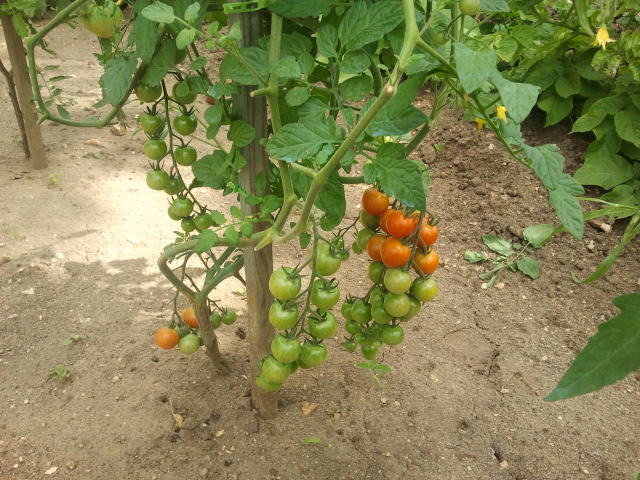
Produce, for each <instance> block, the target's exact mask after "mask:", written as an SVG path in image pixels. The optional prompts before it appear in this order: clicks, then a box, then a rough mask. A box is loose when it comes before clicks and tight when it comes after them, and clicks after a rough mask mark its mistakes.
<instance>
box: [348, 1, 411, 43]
mask: <svg viewBox="0 0 640 480" xmlns="http://www.w3.org/2000/svg"><path fill="white" fill-rule="evenodd" d="M402 19H403V15H402V5H401V3H400V2H391V1H385V0H383V1H380V2H376V3H373V4H370V5H367V3H366V2H364V1H363V0H357V1H356V3H355V4H354V5H353V6H352V7H351V8H349V10H347V13H346V14H345V15H344V16H343V17H342V21H341V22H340V26H339V27H338V38H339V39H340V41H341V42H342V45H344V46H345V47H346V49H347V51H349V50H357V49H359V48H362V47H364V46H365V45H367V44H368V43H372V42H375V41H377V40H380V39H381V38H383V37H384V36H385V35H386V34H387V33H389V32H391V31H392V30H393V29H394V28H396V27H397V26H398V25H399V24H400V22H401V21H402Z"/></svg>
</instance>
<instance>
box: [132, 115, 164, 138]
mask: <svg viewBox="0 0 640 480" xmlns="http://www.w3.org/2000/svg"><path fill="white" fill-rule="evenodd" d="M138 122H139V123H140V128H142V131H143V132H144V133H146V134H147V135H157V134H159V133H160V132H161V131H162V129H163V128H164V118H162V117H161V116H160V115H151V114H150V113H143V114H142V115H140V117H138Z"/></svg>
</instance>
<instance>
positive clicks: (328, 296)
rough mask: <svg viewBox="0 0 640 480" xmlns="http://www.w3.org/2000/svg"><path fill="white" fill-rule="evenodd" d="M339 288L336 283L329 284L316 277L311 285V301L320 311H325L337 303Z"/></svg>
mask: <svg viewBox="0 0 640 480" xmlns="http://www.w3.org/2000/svg"><path fill="white" fill-rule="evenodd" d="M339 299H340V290H339V289H338V286H337V285H331V284H327V283H325V282H323V281H322V280H320V279H318V280H316V281H315V282H313V287H311V303H312V304H314V305H315V306H316V307H318V309H319V310H321V311H327V310H329V309H331V308H333V306H334V305H335V304H336V303H338V300H339Z"/></svg>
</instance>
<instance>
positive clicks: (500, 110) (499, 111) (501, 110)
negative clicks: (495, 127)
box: [496, 105, 507, 122]
mask: <svg viewBox="0 0 640 480" xmlns="http://www.w3.org/2000/svg"><path fill="white" fill-rule="evenodd" d="M496 116H497V117H498V118H499V119H500V120H504V121H505V122H506V121H507V107H505V106H504V105H498V106H497V107H496Z"/></svg>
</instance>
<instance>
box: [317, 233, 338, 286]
mask: <svg viewBox="0 0 640 480" xmlns="http://www.w3.org/2000/svg"><path fill="white" fill-rule="evenodd" d="M341 264H342V260H340V258H339V257H338V256H337V255H335V254H334V253H332V252H331V247H330V245H329V244H328V243H326V242H322V241H321V242H320V243H319V244H318V251H317V252H316V261H315V267H316V273H317V274H318V275H321V276H323V277H324V276H328V275H333V274H334V273H336V272H337V271H338V270H339V269H340V265H341Z"/></svg>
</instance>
